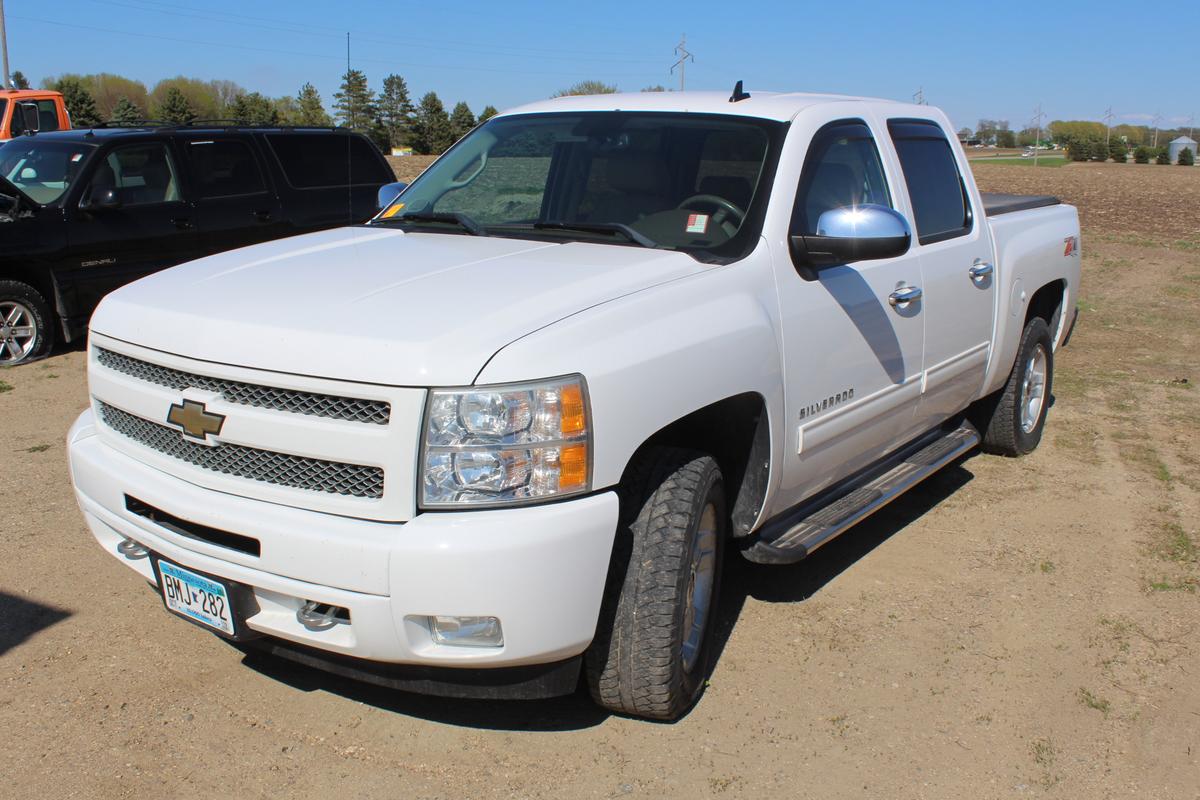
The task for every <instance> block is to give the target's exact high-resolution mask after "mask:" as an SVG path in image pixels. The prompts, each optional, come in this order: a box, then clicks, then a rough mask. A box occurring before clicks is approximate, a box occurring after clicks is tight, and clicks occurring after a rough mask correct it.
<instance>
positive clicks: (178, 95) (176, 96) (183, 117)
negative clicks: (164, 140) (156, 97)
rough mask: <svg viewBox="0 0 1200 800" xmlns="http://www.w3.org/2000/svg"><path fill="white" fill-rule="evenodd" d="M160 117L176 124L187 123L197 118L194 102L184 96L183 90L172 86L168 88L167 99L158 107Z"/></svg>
mask: <svg viewBox="0 0 1200 800" xmlns="http://www.w3.org/2000/svg"><path fill="white" fill-rule="evenodd" d="M157 115H158V118H159V119H161V120H163V121H164V122H171V123H174V124H175V125H186V124H187V123H189V122H191V121H192V120H194V119H195V118H196V112H195V110H194V109H193V108H192V104H191V103H189V102H188V99H187V98H186V97H184V96H183V92H181V91H179V89H177V88H176V87H174V86H172V87H171V88H170V89H168V90H167V96H166V99H164V100H163V103H162V105H161V106H159V108H158V112H157Z"/></svg>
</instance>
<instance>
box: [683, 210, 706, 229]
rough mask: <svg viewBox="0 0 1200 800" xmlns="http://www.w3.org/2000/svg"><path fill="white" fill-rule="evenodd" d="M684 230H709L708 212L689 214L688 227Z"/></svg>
mask: <svg viewBox="0 0 1200 800" xmlns="http://www.w3.org/2000/svg"><path fill="white" fill-rule="evenodd" d="M684 230H685V231H687V232H688V233H706V232H707V231H708V214H688V218H687V227H686V228H684Z"/></svg>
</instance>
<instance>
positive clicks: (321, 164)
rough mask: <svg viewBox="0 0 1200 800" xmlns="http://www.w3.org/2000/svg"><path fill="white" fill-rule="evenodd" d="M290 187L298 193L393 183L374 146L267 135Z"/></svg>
mask: <svg viewBox="0 0 1200 800" xmlns="http://www.w3.org/2000/svg"><path fill="white" fill-rule="evenodd" d="M266 138H267V141H268V142H269V143H270V145H271V149H272V150H274V151H275V156H276V157H277V158H278V159H279V165H280V166H281V167H282V168H283V174H284V175H286V176H287V180H288V183H290V184H291V185H292V186H294V187H295V188H297V189H318V188H322V187H329V186H345V185H346V180H347V178H348V179H349V181H350V183H351V184H352V185H354V186H359V185H364V184H381V183H388V182H390V181H394V180H395V178H394V177H393V176H392V175H391V173H390V171H389V170H386V169H385V167H384V165H383V164H382V163H380V162H382V160H383V159H382V157H381V156H380V154H379V151H378V150H376V149H375V147H374V145H372V144H371V143H370V142H368V141H367V140H366V139H364V138H362V137H360V136H347V135H345V134H337V135H321V134H303V133H302V134H294V135H288V134H267V137H266Z"/></svg>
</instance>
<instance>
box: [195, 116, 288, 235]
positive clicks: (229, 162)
mask: <svg viewBox="0 0 1200 800" xmlns="http://www.w3.org/2000/svg"><path fill="white" fill-rule="evenodd" d="M178 142H179V146H180V149H181V150H182V151H183V161H184V163H185V164H187V171H188V179H189V182H190V184H191V191H192V196H193V198H194V200H195V203H196V220H197V223H196V228H197V230H199V232H200V243H199V246H200V249H201V251H202V253H203V254H204V255H208V254H210V253H218V252H221V251H224V250H232V249H234V248H236V247H245V246H247V245H251V244H257V243H259V242H265V241H267V240H269V239H277V238H279V237H280V236H284V235H286V234H287V233H288V232H289V226H288V224H287V220H286V219H285V218H284V215H283V213H282V209H281V208H280V205H279V198H278V197H277V196H276V194H275V192H274V191H273V190H272V188H271V187H270V185H269V184H268V182H267V179H266V176H265V174H264V171H263V167H262V162H261V161H260V159H259V156H258V154H257V152H256V151H257V149H258V148H257V147H256V146H254V144H253V142H252V141H251V140H250V139H249V137H241V138H239V137H233V136H204V135H194V136H185V137H182V138H180V139H179V140H178Z"/></svg>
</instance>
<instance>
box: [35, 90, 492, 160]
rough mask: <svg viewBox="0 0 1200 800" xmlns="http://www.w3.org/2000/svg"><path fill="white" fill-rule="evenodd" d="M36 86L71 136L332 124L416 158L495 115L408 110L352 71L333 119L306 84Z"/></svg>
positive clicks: (403, 97)
mask: <svg viewBox="0 0 1200 800" xmlns="http://www.w3.org/2000/svg"><path fill="white" fill-rule="evenodd" d="M12 78H13V82H14V84H16V85H17V87H18V88H26V89H27V88H29V82H28V80H26V78H25V76H24V75H22V74H21V73H20V72H19V71H16V72H14V73H13V75H12ZM42 86H43V87H44V88H46V89H53V90H55V91H58V92H62V94H63V99H64V101H65V103H66V106H67V110H68V111H69V112H70V114H71V121H72V124H73V125H74V126H75V127H77V128H84V127H88V126H91V125H98V124H100V123H101V122H112V123H116V124H121V125H136V124H140V123H143V122H146V121H149V120H156V121H161V122H166V123H170V124H176V125H182V124H187V123H190V122H195V121H197V120H221V121H230V122H235V123H238V124H243V125H301V126H313V127H326V126H331V125H334V124H335V123H336V124H339V125H342V126H344V127H347V128H350V129H351V130H355V131H358V132H360V133H364V134H366V135H367V136H369V137H370V138H371V139H372V140H373V141H374V142H375V143H376V144H377V145H379V147H380V149H382V150H383V151H384V152H385V153H386V152H389V151H390V150H391V148H393V147H411V148H412V149H413V152H416V153H426V154H434V155H436V154H439V153H441V152H443V151H444V150H446V148H448V147H449V146H450V145H452V144H454V142H456V141H457V140H458V139H459V138H460V137H461V136H462V135H463V134H465V133H466V132H467V131H469V130H471V128H473V127H475V125H477V124H478V123H479V122H482V121H484V120H486V119H488V118H490V117H492V116H493V115H495V114H496V113H497V112H496V109H495V108H494V107H493V106H490V105H489V106H487V107H485V108H484V109H483V111H481V112H480V114H479V116H478V118H477V117H476V116H475V114H474V112H472V111H471V108H470V106H468V105H467V104H466V103H464V102H459V103H457V104H456V105H455V106H454V108H453V110H452V111H450V112H447V111H446V107H445V106H444V105H443V103H442V101H441V99H440V98H439V97H438V96H437V93H436V92H428V93H426V94H425V95H424V96H423V97H422V98H421V100H420V102H418V103H417V104H416V105H414V104H413V102H412V100H411V98H410V95H409V90H408V84H407V83H406V82H405V80H404V78H402V77H401V76H399V75H395V74H392V75H388V76H387V77H385V78H384V79H383V84H382V87H381V90H380V91H379V93H378V94H376V93H375V92H374V91H372V90H371V88H370V87H369V85H368V83H367V78H366V75H365V74H364V73H363V72H361V71H360V70H353V69H352V70H350V71H348V72H346V73H345V74H344V75H343V76H342V83H341V86H340V88H339V90H338V92H337V93H336V94H334V97H333V99H334V103H333V112H334V113H333V114H332V115H330V114H329V113H328V112H327V111H326V110H325V105H324V103H323V102H322V99H321V95H320V93H319V92H318V91H317V89H316V87H314V86H313V85H312V84H311V83H305V84H304V85H303V86H301V87H300V90H299V91H298V92H297V93H296V94H295V95H284V96H282V97H268V96H266V95H263V94H261V93H259V92H251V91H247V90H246V89H245V88H243V87H242V86H240V85H238V84H237V83H235V82H233V81H225V80H214V81H204V80H199V79H197V78H188V77H185V76H182V75H181V76H177V77H174V78H166V79H163V80H160V81H159V82H158V83H156V84H154V86H153V88H150V89H147V87H146V85H145V84H144V83H142V82H141V81H137V80H133V79H131V78H126V77H124V76H122V75H114V74H112V73H107V72H100V73H93V74H87V75H81V74H75V73H66V74H63V75H60V76H58V77H50V78H46V79H45V80H43V81H42Z"/></svg>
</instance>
